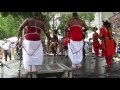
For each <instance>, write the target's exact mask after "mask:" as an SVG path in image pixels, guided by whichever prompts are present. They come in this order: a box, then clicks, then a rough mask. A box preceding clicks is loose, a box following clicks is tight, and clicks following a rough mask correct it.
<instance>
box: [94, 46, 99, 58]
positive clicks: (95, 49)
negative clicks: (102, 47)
mask: <svg viewBox="0 0 120 90" xmlns="http://www.w3.org/2000/svg"><path fill="white" fill-rule="evenodd" d="M94 52H95V57H98V48H97V47H94Z"/></svg>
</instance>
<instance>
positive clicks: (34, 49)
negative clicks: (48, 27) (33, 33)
mask: <svg viewBox="0 0 120 90" xmlns="http://www.w3.org/2000/svg"><path fill="white" fill-rule="evenodd" d="M22 46H23V50H22V51H23V66H24V69H25V70H27V71H30V70H31V68H30V65H31V66H32V71H34V70H35V65H41V64H42V63H43V47H42V42H41V40H39V41H29V40H24V41H23V45H22Z"/></svg>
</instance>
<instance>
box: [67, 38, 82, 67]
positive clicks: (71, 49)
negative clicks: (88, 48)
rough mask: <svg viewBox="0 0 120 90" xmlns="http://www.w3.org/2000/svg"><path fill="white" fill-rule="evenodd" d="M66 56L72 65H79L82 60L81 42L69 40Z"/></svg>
mask: <svg viewBox="0 0 120 90" xmlns="http://www.w3.org/2000/svg"><path fill="white" fill-rule="evenodd" d="M68 55H69V58H70V59H71V62H72V64H74V65H79V64H81V61H82V59H83V40H82V41H73V40H71V39H70V43H68Z"/></svg>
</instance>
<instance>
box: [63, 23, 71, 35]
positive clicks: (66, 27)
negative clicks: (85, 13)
mask: <svg viewBox="0 0 120 90" xmlns="http://www.w3.org/2000/svg"><path fill="white" fill-rule="evenodd" d="M69 26H70V25H69V21H68V22H67V23H66V25H65V31H64V36H68V32H69Z"/></svg>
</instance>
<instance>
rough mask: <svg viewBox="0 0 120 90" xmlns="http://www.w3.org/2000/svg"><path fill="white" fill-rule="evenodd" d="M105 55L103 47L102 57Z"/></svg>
mask: <svg viewBox="0 0 120 90" xmlns="http://www.w3.org/2000/svg"><path fill="white" fill-rule="evenodd" d="M104 56H105V51H104V49H102V57H104Z"/></svg>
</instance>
